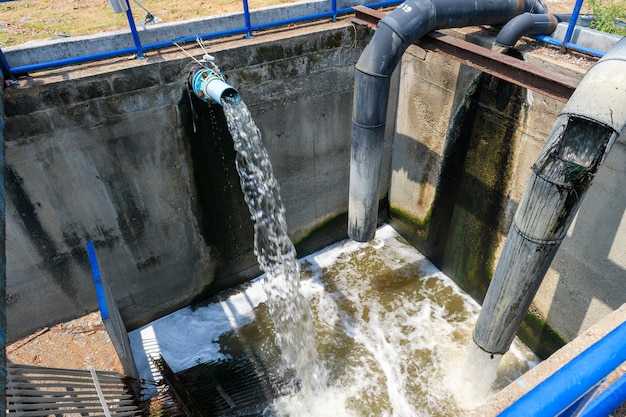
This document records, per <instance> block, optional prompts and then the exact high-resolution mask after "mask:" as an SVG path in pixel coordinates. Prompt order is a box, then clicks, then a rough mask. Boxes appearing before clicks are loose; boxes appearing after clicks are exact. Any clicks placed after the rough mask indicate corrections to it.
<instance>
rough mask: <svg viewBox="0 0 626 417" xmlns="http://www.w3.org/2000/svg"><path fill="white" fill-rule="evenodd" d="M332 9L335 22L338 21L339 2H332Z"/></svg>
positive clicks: (332, 0)
mask: <svg viewBox="0 0 626 417" xmlns="http://www.w3.org/2000/svg"><path fill="white" fill-rule="evenodd" d="M331 7H332V10H333V22H335V21H336V20H337V0H331Z"/></svg>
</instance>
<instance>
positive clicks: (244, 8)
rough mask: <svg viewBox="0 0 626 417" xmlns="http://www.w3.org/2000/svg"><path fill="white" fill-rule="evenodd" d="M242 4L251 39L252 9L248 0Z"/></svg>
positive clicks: (247, 31)
mask: <svg viewBox="0 0 626 417" xmlns="http://www.w3.org/2000/svg"><path fill="white" fill-rule="evenodd" d="M126 1H128V0H126ZM242 2H243V18H244V20H245V21H246V38H251V37H252V23H250V9H249V8H248V0H242Z"/></svg>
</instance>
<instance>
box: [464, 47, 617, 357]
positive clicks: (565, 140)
mask: <svg viewBox="0 0 626 417" xmlns="http://www.w3.org/2000/svg"><path fill="white" fill-rule="evenodd" d="M624 129H626V38H623V39H622V40H621V41H619V42H618V43H617V45H616V46H614V47H613V48H612V49H611V50H610V51H609V52H608V53H607V54H606V55H605V56H604V57H603V58H602V59H601V60H600V61H598V62H597V63H596V64H595V65H594V66H593V67H592V68H591V69H590V70H589V71H588V72H587V74H585V76H584V78H583V79H582V81H581V82H580V84H579V86H578V87H577V88H576V91H574V94H573V95H572V96H571V97H570V99H569V101H568V102H567V104H566V105H565V107H564V108H563V110H562V111H561V114H560V115H559V117H558V119H557V121H556V124H555V126H554V128H553V130H552V133H551V134H550V137H549V138H548V140H547V141H546V144H545V146H544V147H543V149H542V151H541V153H540V155H539V158H538V160H537V162H536V163H535V165H534V166H533V172H532V175H531V177H530V179H529V181H528V186H527V187H526V190H525V192H524V196H523V197H522V200H521V201H520V204H519V207H518V209H517V212H516V213H515V218H514V220H513V224H512V226H511V228H510V230H509V234H508V236H507V238H506V243H505V245H504V248H503V249H502V255H501V256H500V260H499V261H498V266H497V267H496V271H495V272H494V276H493V279H492V280H491V284H489V289H488V291H487V295H486V296H485V300H484V302H483V306H482V309H481V311H480V315H479V317H478V320H477V323H476V327H475V329H474V342H475V343H476V345H477V346H478V347H480V348H481V349H482V350H483V351H485V352H487V353H489V354H504V353H505V352H506V351H507V350H508V349H509V347H510V345H511V342H512V341H513V338H514V337H515V333H516V332H517V330H518V328H519V325H520V323H521V322H522V320H523V318H524V316H525V315H526V312H527V311H528V307H529V306H530V304H531V302H532V300H533V298H534V296H535V294H536V292H537V290H538V288H539V285H540V284H541V281H542V280H543V278H544V276H545V274H546V272H547V271H548V268H549V267H550V264H551V262H552V260H553V259H554V256H555V255H556V252H557V250H558V248H559V246H560V244H561V242H562V241H563V238H564V237H565V235H566V233H567V230H568V228H569V226H570V225H571V223H572V221H573V219H574V216H575V215H576V211H577V210H578V207H579V206H580V204H581V203H582V200H583V197H584V196H585V193H586V191H587V189H588V188H589V186H590V185H591V182H592V180H593V178H594V176H595V174H596V171H597V170H598V168H599V167H600V165H601V164H602V162H603V161H604V160H605V158H606V156H607V154H608V152H609V150H610V149H611V146H612V145H613V143H614V142H615V140H616V139H617V137H618V136H619V135H620V132H622V131H623V130H624Z"/></svg>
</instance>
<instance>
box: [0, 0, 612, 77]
mask: <svg viewBox="0 0 626 417" xmlns="http://www.w3.org/2000/svg"><path fill="white" fill-rule="evenodd" d="M8 1H15V0H0V2H8ZM125 2H126V4H127V6H128V10H127V11H126V17H127V20H128V25H129V28H130V31H131V35H132V38H133V42H134V47H132V48H123V49H116V50H111V51H105V52H99V53H92V54H86V55H81V56H77V57H71V58H65V59H58V60H52V61H45V62H40V63H35V64H29V65H22V66H14V67H11V66H10V65H9V63H8V61H7V59H6V58H5V56H4V54H3V53H2V50H0V68H1V69H2V71H3V73H4V75H5V78H14V77H16V76H19V75H21V74H27V73H29V72H33V71H40V70H45V69H51V68H58V67H63V66H69V65H75V64H81V63H84V62H89V61H97V60H102V59H109V58H114V57H118V56H124V55H133V54H136V55H137V56H138V57H139V58H142V57H144V53H145V52H147V51H151V50H156V49H161V48H167V47H171V46H174V45H175V44H183V43H186V42H193V41H195V40H196V39H198V38H199V39H203V40H208V39H215V38H220V37H226V36H233V35H242V34H245V35H246V36H247V37H252V32H254V31H258V30H263V29H269V28H273V27H279V26H286V25H290V24H294V23H302V22H307V21H312V20H320V19H328V18H332V20H333V21H334V20H335V19H336V18H337V16H341V15H345V14H348V13H352V8H351V7H348V8H342V9H337V0H331V5H330V10H328V11H326V12H322V13H317V14H309V15H304V16H299V17H295V18H291V19H283V20H277V21H273V22H270V23H264V24H258V25H253V24H252V23H251V19H250V9H249V7H248V0H242V3H243V24H244V26H242V27H239V28H235V29H230V30H224V31H217V32H210V33H206V34H199V35H194V36H190V37H182V38H178V39H172V40H169V41H163V42H156V43H150V44H145V45H142V43H141V41H140V39H139V34H138V32H137V28H136V26H135V21H134V19H133V15H132V11H131V7H130V3H129V0H125ZM400 3H402V1H400V0H385V1H381V2H377V3H371V4H367V6H368V7H370V8H379V7H386V6H394V5H397V4H400ZM582 3H583V0H577V2H576V5H575V7H574V10H573V12H572V18H571V19H570V22H569V26H568V30H567V33H566V35H565V38H564V40H559V39H555V38H551V37H549V36H542V35H538V36H534V37H535V39H537V40H539V41H542V42H545V43H548V44H551V45H556V46H560V47H564V48H567V49H571V50H575V51H579V52H583V53H586V54H590V55H594V56H602V55H603V54H604V53H603V52H601V51H597V50H594V49H590V48H585V47H582V46H579V45H576V44H573V43H571V39H572V35H573V32H574V27H575V25H576V21H577V20H578V16H579V13H580V9H581V7H582Z"/></svg>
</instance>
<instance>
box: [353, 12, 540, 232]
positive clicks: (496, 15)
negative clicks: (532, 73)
mask: <svg viewBox="0 0 626 417" xmlns="http://www.w3.org/2000/svg"><path fill="white" fill-rule="evenodd" d="M546 11H547V9H546V7H545V6H544V5H543V3H541V0H498V1H494V0H474V1H459V0H408V1H406V2H404V3H402V4H401V5H400V6H399V7H398V8H397V9H395V10H394V11H393V12H391V13H389V14H388V15H387V16H386V17H385V18H384V19H382V20H381V21H380V22H379V23H378V28H377V30H376V33H374V36H373V37H372V40H371V41H370V43H369V44H368V45H367V46H366V48H365V50H364V51H363V54H362V55H361V57H360V58H359V61H358V62H357V64H356V67H355V69H356V71H355V84H354V101H353V114H352V154H351V161H350V200H349V207H348V234H349V236H350V237H351V238H352V239H354V240H356V241H360V242H365V241H369V240H371V239H372V238H373V237H374V233H375V230H376V223H377V212H378V188H379V182H380V172H381V165H382V153H383V139H384V131H385V118H386V114H387V102H388V96H389V86H390V77H391V73H392V72H393V70H394V69H395V67H396V65H397V64H398V62H399V61H400V58H401V57H402V54H403V53H404V51H405V50H406V48H408V46H409V45H410V44H411V43H413V42H415V41H416V40H418V39H419V38H421V37H422V36H424V35H425V34H427V33H428V32H430V31H433V30H435V29H445V28H453V27H465V26H474V25H489V24H503V23H506V22H508V21H509V20H511V18H513V17H514V16H517V15H519V14H520V13H524V12H531V13H546Z"/></svg>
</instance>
